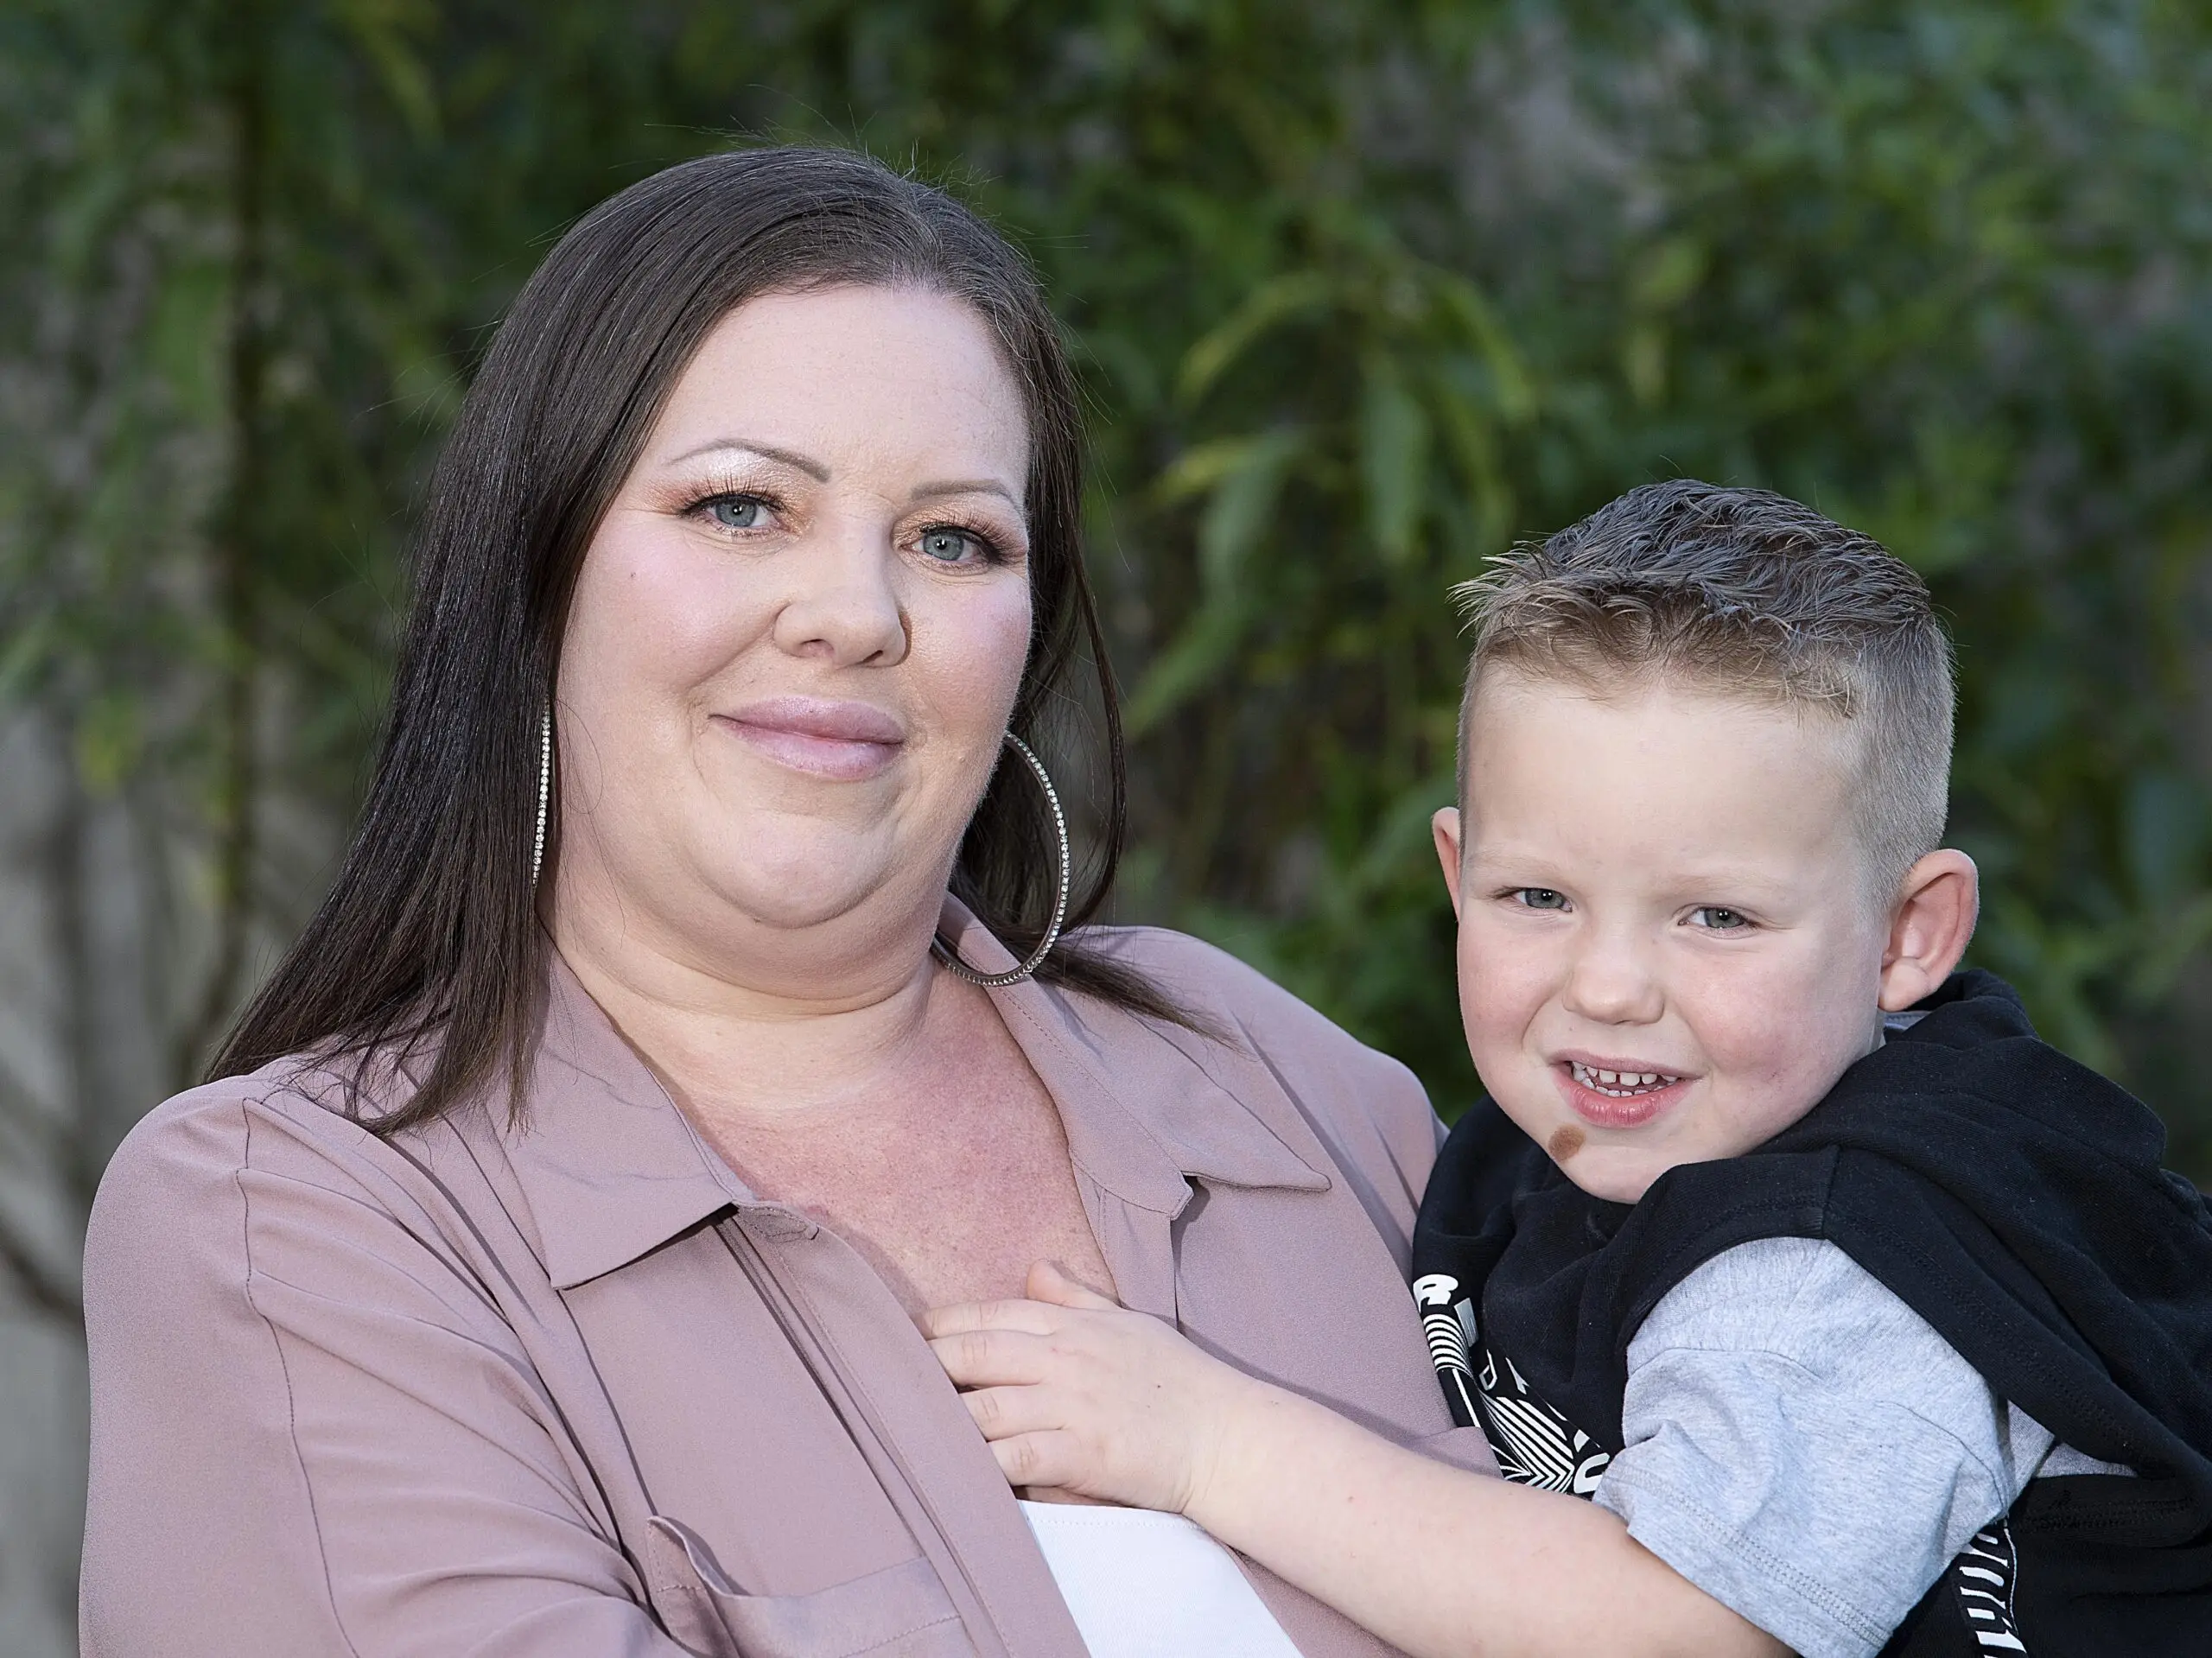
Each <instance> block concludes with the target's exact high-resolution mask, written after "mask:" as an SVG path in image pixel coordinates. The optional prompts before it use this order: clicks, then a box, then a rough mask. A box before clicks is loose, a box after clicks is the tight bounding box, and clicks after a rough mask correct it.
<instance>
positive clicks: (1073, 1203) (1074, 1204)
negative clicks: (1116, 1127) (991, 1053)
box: [721, 1057, 1114, 1315]
mask: <svg viewBox="0 0 2212 1658" xmlns="http://www.w3.org/2000/svg"><path fill="white" fill-rule="evenodd" d="M721 1150H722V1152H723V1154H724V1155H725V1156H726V1157H728V1159H729V1160H730V1161H731V1163H732V1164H733V1165H734V1166H735V1167H736V1168H737V1170H738V1172H740V1173H741V1175H742V1176H743V1177H744V1178H746V1180H747V1183H748V1184H749V1185H752V1186H753V1189H754V1190H755V1191H758V1192H760V1194H761V1195H762V1196H763V1197H766V1198H769V1199H771V1200H772V1201H773V1202H775V1203H778V1204H783V1205H785V1206H786V1207H788V1208H791V1209H792V1210H797V1211H798V1212H799V1213H801V1214H803V1215H805V1216H806V1217H809V1218H810V1219H811V1220H814V1221H816V1222H817V1223H820V1224H821V1225H823V1226H824V1227H827V1228H829V1229H830V1230H832V1231H834V1232H836V1234H837V1235H838V1236H840V1237H842V1239H843V1240H844V1241H845V1242H847V1243H848V1244H849V1245H850V1246H851V1247H852V1248H853V1249H854V1250H855V1251H856V1252H857V1253H858V1254H859V1255H861V1258H862V1259H863V1260H865V1261H867V1262H868V1265H869V1266H871V1267H874V1269H875V1271H876V1273H877V1274H878V1275H879V1276H880V1277H881V1279H882V1280H883V1281H884V1284H885V1286H886V1287H887V1288H888V1289H889V1290H890V1292H891V1293H892V1294H893V1296H894V1297H895V1298H896V1299H898V1301H899V1304H900V1305H902V1306H903V1307H904V1308H905V1310H906V1312H907V1313H908V1314H909V1315H912V1314H914V1313H918V1312H921V1311H922V1310H923V1309H925V1308H927V1307H931V1306H942V1305H947V1304H950V1303H952V1302H958V1301H973V1300H982V1299H992V1298H995V1297H1001V1296H1012V1295H1019V1294H1020V1293H1021V1290H1022V1284H1023V1280H1024V1279H1025V1278H1026V1277H1027V1273H1028V1270H1029V1267H1030V1266H1031V1265H1032V1264H1033V1262H1035V1261H1040V1260H1049V1261H1057V1262H1058V1263H1060V1264H1061V1265H1062V1266H1063V1267H1065V1268H1066V1269H1067V1270H1068V1271H1070V1272H1071V1273H1072V1274H1075V1275H1076V1276H1077V1278H1079V1279H1081V1280H1084V1282H1086V1283H1089V1284H1091V1285H1093V1286H1096V1288H1098V1289H1099V1290H1101V1291H1102V1292H1103V1293H1109V1294H1110V1293H1112V1292H1113V1289H1114V1281H1113V1278H1112V1275H1111V1274H1110V1273H1109V1271H1108V1270H1107V1267H1106V1262H1105V1261H1104V1258H1103V1255H1101V1254H1100V1251H1099V1248H1098V1244H1097V1242H1096V1238H1095V1237H1094V1236H1093V1231H1092V1227H1091V1224H1090V1218H1089V1217H1088V1215H1087V1214H1086V1211H1085V1210H1084V1204H1083V1200H1082V1197H1081V1195H1080V1193H1079V1191H1078V1190H1077V1185H1076V1178H1075V1172H1074V1170H1073V1167H1072V1166H1071V1163H1070V1160H1069V1155H1068V1146H1067V1140H1066V1136H1065V1132H1064V1130H1063V1128H1062V1127H1061V1123H1060V1120H1059V1116H1058V1110H1057V1109H1056V1108H1055V1107H1054V1106H1053V1104H1052V1100H1051V1097H1050V1096H1048V1095H1047V1094H1046V1092H1045V1089H1044V1088H1043V1085H1042V1084H1041V1083H1039V1082H1038V1081H1037V1079H1036V1077H1035V1076H1034V1075H1033V1073H1032V1072H1030V1071H1029V1070H1028V1069H1027V1066H1026V1065H1022V1064H1020V1063H1019V1060H1018V1057H1017V1059H1016V1062H1015V1063H1014V1064H1007V1063H1005V1062H1004V1061H1002V1060H999V1059H996V1058H995V1057H992V1058H985V1059H983V1060H982V1062H981V1063H979V1064H977V1065H976V1068H975V1070H973V1071H972V1072H971V1073H970V1074H969V1075H968V1076H966V1077H950V1076H946V1077H932V1078H925V1079H923V1080H922V1081H920V1082H919V1083H918V1084H917V1086H915V1087H914V1088H912V1089H907V1090H904V1091H902V1093H901V1095H900V1096H899V1097H898V1098H896V1099H893V1100H886V1101H884V1102H880V1108H879V1109H874V1110H870V1111H868V1112H867V1113H865V1114H861V1115H858V1116H857V1117H856V1119H855V1121H853V1122H852V1123H850V1124H849V1125H848V1126H847V1127H846V1128H844V1129H843V1130H842V1132H840V1133H838V1134H835V1135H822V1134H808V1135H804V1136H785V1137H769V1136H755V1137H747V1136H743V1135H741V1134H734V1135H729V1136H726V1137H725V1139H724V1141H723V1143H722V1144H721Z"/></svg>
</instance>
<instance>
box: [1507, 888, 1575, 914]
mask: <svg viewBox="0 0 2212 1658" xmlns="http://www.w3.org/2000/svg"><path fill="white" fill-rule="evenodd" d="M1513 896H1514V897H1515V898H1516V899H1518V900H1519V901H1520V903H1521V905H1522V908H1523V909H1529V910H1564V909H1565V908H1567V894H1566V893H1558V892H1554V891H1553V890H1552V889H1551V888H1550V887H1548V886H1523V887H1521V888H1518V889H1517V890H1516V892H1515V893H1514V894H1513Z"/></svg>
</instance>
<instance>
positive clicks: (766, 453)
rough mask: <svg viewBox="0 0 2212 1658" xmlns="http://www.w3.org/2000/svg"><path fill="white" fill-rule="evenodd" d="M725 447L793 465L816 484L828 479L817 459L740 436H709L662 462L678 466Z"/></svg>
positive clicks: (825, 469)
mask: <svg viewBox="0 0 2212 1658" xmlns="http://www.w3.org/2000/svg"><path fill="white" fill-rule="evenodd" d="M727 449H737V450H741V451H743V452H744V453H745V454H757V455H759V456H760V458H761V459H762V460H763V461H779V462H781V463H782V464H783V465H785V466H786V467H794V468H796V469H797V470H798V471H800V472H803V473H805V474H806V475H807V476H808V477H810V478H811V479H813V480H814V481H815V482H816V483H817V484H826V483H828V482H829V467H825V466H823V464H822V463H821V462H820V461H813V460H810V459H809V458H808V457H806V456H805V455H803V454H798V452H797V451H796V450H792V449H779V448H777V447H776V446H775V445H774V444H772V443H755V442H753V441H752V440H750V439H749V438H741V437H717V438H710V439H709V440H708V441H706V442H704V443H702V444H700V445H699V446H698V447H697V448H692V449H686V450H684V452H683V454H679V455H672V456H671V457H670V458H669V460H668V461H666V462H665V463H664V464H666V465H668V466H671V467H680V466H682V465H683V463H684V462H685V461H696V460H697V459H698V458H699V457H700V456H701V455H702V454H716V453H717V452H719V451H722V450H727Z"/></svg>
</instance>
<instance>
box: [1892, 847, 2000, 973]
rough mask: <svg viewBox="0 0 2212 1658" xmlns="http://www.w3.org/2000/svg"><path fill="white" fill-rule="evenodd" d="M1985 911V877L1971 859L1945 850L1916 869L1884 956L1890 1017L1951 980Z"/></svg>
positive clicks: (1896, 914) (1907, 880)
mask: <svg viewBox="0 0 2212 1658" xmlns="http://www.w3.org/2000/svg"><path fill="white" fill-rule="evenodd" d="M1980 909H1981V877H1980V873H1979V872H1978V871H1977V870H1976V869H1975V868H1974V860H1973V859H1972V858H1969V857H1967V854H1965V853H1963V852H1959V851H1955V850H1953V849H1952V848H1948V847H1945V848H1942V850H1940V851H1936V852H1931V853H1929V854H1928V855H1927V856H1926V857H1924V858H1923V859H1922V860H1921V861H1919V862H1918V863H1916V864H1915V865H1913V867H1912V868H1911V869H1910V871H1909V872H1907V873H1906V875H1905V878H1904V895H1903V896H1902V897H1900V898H1899V899H1897V907H1896V908H1895V909H1894V910H1892V911H1891V912H1890V937H1889V942H1888V943H1886V944H1885V946H1884V947H1883V950H1882V994H1881V1003H1882V1011H1883V1012H1884V1013H1902V1012H1903V1011H1904V1009H1906V1008H1908V1007H1911V1006H1912V1005H1913V1003H1915V1002H1916V1001H1920V1000H1921V999H1922V998H1923V996H1927V995H1929V994H1933V993H1934V992H1935V990H1936V987H1937V986H1939V985H1941V984H1942V982H1943V981H1944V980H1946V979H1948V978H1949V977H1950V976H1951V972H1952V969H1955V968H1956V967H1957V966H1958V964H1959V959H1960V957H1961V956H1964V955H1965V954H1966V953H1967V942H1968V941H1969V940H1970V939H1972V938H1973V937H1974V918H1975V917H1976V916H1977V915H1978V914H1980Z"/></svg>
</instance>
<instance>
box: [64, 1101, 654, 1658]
mask: <svg viewBox="0 0 2212 1658" xmlns="http://www.w3.org/2000/svg"><path fill="white" fill-rule="evenodd" d="M300 1109H302V1111H303V1112H304V1111H315V1110H317V1108H314V1107H302V1108H300ZM315 1128H316V1129H317V1130H318V1131H319V1133H318V1134H315V1135H311V1134H308V1133H307V1132H303V1130H302V1128H301V1127H300V1125H299V1124H297V1123H295V1122H294V1121H290V1120H289V1119H288V1118H287V1117H286V1115H284V1114H283V1110H282V1109H279V1108H277V1107H272V1106H270V1105H267V1104H264V1103H263V1102H259V1101H257V1100H255V1099H251V1098H244V1097H238V1094H237V1092H236V1091H235V1089H232V1090H231V1091H229V1092H227V1094H226V1091H225V1090H223V1089H207V1090H202V1091H201V1093H200V1094H199V1095H197V1096H187V1097H186V1098H185V1099H183V1100H181V1101H177V1102H171V1104H170V1105H169V1106H168V1107H164V1108H163V1109H162V1110H161V1111H159V1112H157V1113H156V1115H155V1116H154V1117H152V1118H150V1119H149V1121H147V1122H146V1123H145V1124H143V1125H142V1126H141V1128H139V1129H138V1130H137V1132H135V1133H134V1134H132V1136H131V1138H130V1140H129V1141H128V1142H127V1143H126V1144H125V1145H124V1148H123V1149H122V1151H121V1152H119V1153H118V1155H117V1157H116V1159H115V1160H114V1162H113V1163H112V1164H111V1166H110V1169H109V1172H108V1174H107V1177H106V1178H105V1180H104V1181H103V1182H102V1183H101V1187H100V1193H99V1202H98V1204H96V1206H95V1208H94V1210H93V1215H92V1229H91V1235H90V1238H89V1241H88V1244H87V1248H86V1333H87V1336H88V1337H89V1339H90V1344H91V1358H92V1483H91V1490H90V1496H89V1502H88V1509H87V1515H86V1534H85V1556H84V1572H83V1591H82V1594H83V1599H82V1623H83V1641H84V1649H85V1651H86V1654H87V1655H88V1658H103V1655H105V1658H143V1655H149V1654H156V1653H158V1654H161V1655H163V1658H232V1655H237V1654H245V1653H268V1654H277V1653H282V1654H284V1655H287V1658H318V1655H323V1654H349V1653H356V1652H358V1653H361V1654H374V1653H391V1652H454V1653H460V1652H467V1653H472V1654H478V1655H487V1658H488V1655H502V1658H507V1655H512V1658H524V1655H529V1658H679V1655H680V1653H681V1650H682V1649H681V1648H679V1647H677V1645H676V1644H675V1642H672V1641H671V1640H670V1639H669V1637H668V1636H666V1635H665V1634H664V1633H663V1632H662V1631H661V1629H659V1627H658V1624H657V1623H655V1621H654V1619H653V1617H652V1613H651V1612H650V1611H649V1610H647V1608H646V1606H645V1602H644V1594H643V1585H640V1584H639V1582H638V1581H637V1577H636V1573H635V1572H634V1571H633V1570H632V1567H631V1566H630V1565H629V1564H628V1562H627V1561H626V1560H625V1559H624V1557H623V1555H622V1553H621V1552H620V1550H619V1549H618V1548H617V1547H615V1546H614V1544H613V1541H612V1540H610V1538H609V1536H608V1534H607V1530H606V1529H605V1528H603V1527H602V1524H601V1515H598V1514H597V1513H596V1512H595V1511H594V1502H593V1499H592V1498H591V1496H589V1495H588V1493H587V1492H586V1491H585V1490H583V1489H582V1485H581V1484H580V1483H579V1480H578V1478H577V1474H578V1470H576V1469H575V1467H574V1466H573V1465H572V1462H571V1460H570V1459H569V1458H566V1457H564V1455H563V1450H562V1447H561V1445H559V1443H558V1442H557V1441H556V1438H555V1436H554V1435H553V1434H552V1433H551V1432H549V1430H548V1426H547V1425H546V1418H547V1416H548V1415H549V1413H551V1411H552V1409H553V1407H552V1405H551V1402H550V1401H549V1400H547V1399H546V1398H545V1397H544V1396H543V1392H542V1390H541V1388H539V1387H538V1385H537V1381H536V1372H535V1369H534V1367H533V1366H532V1365H531V1362H530V1359H529V1356H528V1355H527V1354H526V1353H525V1352H524V1351H523V1350H522V1346H521V1344H520V1342H519V1341H518V1338H517V1337H516V1335H515V1332H514V1331H512V1329H511V1328H510V1327H509V1326H508V1325H507V1324H506V1323H505V1320H504V1319H503V1318H501V1317H500V1316H499V1312H498V1309H497V1308H496V1307H495V1306H494V1305H493V1304H492V1301H491V1299H490V1298H489V1297H488V1296H487V1295H486V1293H485V1291H484V1289H483V1287H482V1286H481V1285H480V1282H479V1281H478V1280H477V1278H476V1276H475V1275H474V1274H473V1273H472V1272H470V1271H469V1270H468V1269H467V1265H466V1263H465V1262H463V1261H461V1260H459V1259H457V1258H456V1257H455V1255H454V1254H453V1253H452V1252H451V1251H450V1250H449V1249H447V1248H442V1246H441V1245H440V1244H439V1243H438V1242H436V1240H435V1232H434V1229H432V1228H431V1226H430V1225H429V1223H428V1219H429V1217H425V1216H423V1214H422V1213H421V1212H420V1211H419V1210H416V1211H414V1212H413V1213H411V1214H410V1212H409V1211H408V1210H407V1207H406V1205H405V1204H404V1200H402V1199H400V1198H399V1197H397V1195H396V1194H394V1193H391V1192H386V1191H378V1190H376V1189H374V1187H373V1185H372V1183H371V1181H370V1180H369V1178H368V1177H367V1174H366V1173H365V1172H364V1171H362V1170H359V1169H353V1168H347V1167H345V1166H341V1164H340V1162H338V1161H334V1160H333V1159H332V1158H331V1156H329V1155H328V1154H327V1153H328V1148H327V1147H325V1146H323V1145H320V1144H317V1143H316V1140H317V1139H318V1138H320V1137H322V1136H327V1135H329V1134H334V1133H343V1134H351V1133H353V1132H355V1131H353V1130H351V1129H348V1128H346V1127H345V1126H344V1125H342V1124H335V1123H333V1124H328V1125H324V1124H316V1125H315Z"/></svg>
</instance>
